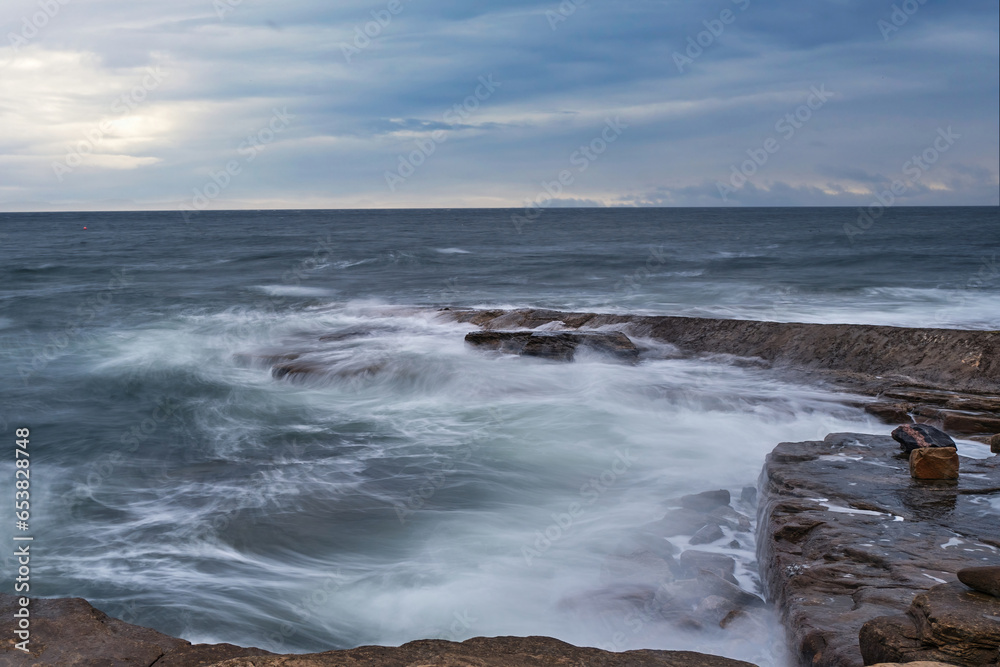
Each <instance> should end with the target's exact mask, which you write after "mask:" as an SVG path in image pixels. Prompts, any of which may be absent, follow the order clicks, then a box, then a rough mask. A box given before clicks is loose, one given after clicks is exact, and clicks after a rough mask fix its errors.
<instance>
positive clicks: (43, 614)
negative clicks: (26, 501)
mask: <svg viewBox="0 0 1000 667" xmlns="http://www.w3.org/2000/svg"><path fill="white" fill-rule="evenodd" d="M16 600H17V598H16V596H13V595H6V594H0V634H2V636H3V637H14V636H15V635H14V632H13V630H14V625H15V622H16V620H15V619H14V610H15V609H16V608H20V607H19V606H17V604H16ZM30 610H31V619H32V621H31V622H32V625H31V633H32V634H31V642H30V644H29V646H30V648H31V649H32V652H31V653H23V652H21V651H19V650H17V649H15V648H14V646H13V641H10V642H4V643H0V664H2V665H4V666H5V667H6V666H9V667H19V666H21V665H23V666H24V667H29V666H30V667H93V666H94V665H100V666H101V667H279V666H281V667H293V666H294V667H384V666H386V665H394V666H397V667H425V666H427V665H441V666H442V667H444V666H446V665H455V666H457V665H478V666H480V667H562V666H564V665H584V664H586V665H603V666H605V667H756V666H755V665H753V664H752V663H749V662H743V661H741V660H732V659H729V658H723V657H719V656H714V655H706V654H702V653H694V652H691V651H654V650H639V651H625V652H623V653H611V652H608V651H602V650H600V649H596V648H581V647H577V646H573V645H572V644H567V643H565V642H562V641H559V640H557V639H552V638H549V637H494V638H486V637H477V638H475V639H469V640H467V641H464V642H460V643H459V642H450V641H444V640H420V641H415V642H410V643H408V644H404V645H403V646H399V647H386V646H363V647H360V648H356V649H350V650H344V651H328V652H325V653H314V654H305V655H298V654H296V655H275V654H273V653H270V652H268V651H264V650H261V649H256V648H243V647H240V646H233V645H232V644H197V645H194V644H191V643H190V642H187V641H185V640H183V639H177V638H175V637H170V636H168V635H165V634H163V633H160V632H157V631H156V630H151V629H149V628H143V627H140V626H137V625H132V624H129V623H126V622H124V621H120V620H118V619H116V618H112V617H110V616H108V615H107V614H105V613H103V612H101V611H99V610H97V609H95V608H94V607H93V606H91V605H90V603H88V602H87V601H86V600H82V599H79V598H61V599H33V600H32V602H31V606H30Z"/></svg>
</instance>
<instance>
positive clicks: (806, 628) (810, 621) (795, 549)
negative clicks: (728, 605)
mask: <svg viewBox="0 0 1000 667" xmlns="http://www.w3.org/2000/svg"><path fill="white" fill-rule="evenodd" d="M899 455H900V447H899V445H898V444H897V443H896V442H895V441H893V440H892V439H891V438H889V437H886V436H874V435H863V434H855V433H837V434H831V435H829V436H827V437H826V439H824V440H823V441H812V442H798V443H782V444H780V445H778V446H777V447H776V448H775V449H774V451H773V452H772V453H771V454H770V455H769V456H768V457H767V460H766V462H765V464H764V469H763V472H762V473H761V478H760V482H759V489H760V505H759V512H758V533H757V549H758V560H759V565H760V570H761V577H762V580H763V582H764V585H765V587H766V590H767V594H768V599H769V600H770V601H771V602H773V603H774V604H775V605H776V606H777V608H778V610H779V612H780V613H781V615H782V618H783V620H784V623H785V627H786V629H787V631H788V634H789V642H790V644H791V649H792V654H793V655H794V656H797V657H798V663H799V664H800V665H803V666H805V665H809V666H810V667H861V665H864V664H874V663H877V662H893V661H897V662H911V661H914V660H930V661H941V662H945V663H947V664H952V665H966V666H968V667H973V666H978V665H995V664H997V659H998V658H997V656H998V653H997V651H998V644H1000V598H996V597H993V596H992V595H989V594H987V593H984V592H980V591H977V590H973V589H972V588H969V587H967V586H966V585H964V584H962V583H959V578H960V577H961V578H962V579H964V580H966V581H973V579H970V578H969V577H970V575H969V573H968V571H967V570H966V568H979V567H983V566H997V565H1000V530H998V526H1000V457H990V458H987V459H971V458H965V457H961V459H960V468H961V476H960V478H959V479H958V480H950V481H923V480H916V479H913V478H911V476H910V472H909V466H908V463H907V461H906V460H905V459H902V458H900V457H899ZM960 571H961V572H962V574H961V575H960V574H959V573H960ZM982 579H983V577H982V576H980V580H982ZM985 579H987V580H988V579H989V578H988V577H986V578H985ZM984 585H985V584H984ZM980 588H983V586H980Z"/></svg>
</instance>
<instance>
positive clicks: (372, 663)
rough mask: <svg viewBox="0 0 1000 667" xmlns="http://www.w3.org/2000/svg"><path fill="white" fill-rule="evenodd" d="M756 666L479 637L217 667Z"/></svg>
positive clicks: (688, 655) (544, 640)
mask: <svg viewBox="0 0 1000 667" xmlns="http://www.w3.org/2000/svg"><path fill="white" fill-rule="evenodd" d="M432 665H433V666H436V667H466V666H473V665H474V666H475V667H568V666H569V665H600V666H601V667H754V665H752V664H751V663H749V662H743V661H741V660H731V659H729V658H721V657H718V656H713V655H705V654H702V653H694V652H691V651H651V650H642V651H625V652H624V653H610V652H608V651H602V650H600V649H596V648H581V647H577V646H573V645H572V644H567V643H565V642H561V641H559V640H557V639H551V638H549V637H492V638H487V637H476V638H475V639H469V640H466V641H464V642H461V643H458V642H449V641H443V640H422V641H415V642H410V643H409V644H404V645H402V646H399V647H384V646H363V647H361V648H356V649H352V650H349V651H330V652H328V653H314V654H311V655H295V656H274V657H269V658H236V659H233V660H227V661H225V662H220V663H217V664H216V665H213V667H431V666H432Z"/></svg>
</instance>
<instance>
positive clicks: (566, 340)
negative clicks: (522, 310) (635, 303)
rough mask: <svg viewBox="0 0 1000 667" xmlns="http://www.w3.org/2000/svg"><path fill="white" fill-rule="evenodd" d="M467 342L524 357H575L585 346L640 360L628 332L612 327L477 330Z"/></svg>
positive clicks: (558, 358)
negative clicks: (609, 330)
mask: <svg viewBox="0 0 1000 667" xmlns="http://www.w3.org/2000/svg"><path fill="white" fill-rule="evenodd" d="M465 342H466V343H468V344H470V345H473V346H475V347H479V348H483V349H488V350H497V351H499V352H504V353H506V354H517V355H521V356H525V357H542V358H544V359H551V360H553V361H572V360H573V358H574V357H575V356H576V351H577V349H579V348H585V349H589V350H593V351H595V352H599V353H602V354H606V355H609V356H612V357H614V358H616V359H621V360H624V361H637V360H638V359H639V349H638V348H637V347H636V346H635V343H633V342H632V341H631V340H629V338H628V336H626V335H625V334H623V333H621V332H617V331H611V332H603V331H579V332H570V331H474V332H472V333H470V334H468V335H467V336H466V337H465Z"/></svg>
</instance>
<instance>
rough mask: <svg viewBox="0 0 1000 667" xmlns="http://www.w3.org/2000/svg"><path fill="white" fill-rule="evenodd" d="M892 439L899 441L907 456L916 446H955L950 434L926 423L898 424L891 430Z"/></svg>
mask: <svg viewBox="0 0 1000 667" xmlns="http://www.w3.org/2000/svg"><path fill="white" fill-rule="evenodd" d="M892 439H893V440H895V441H896V442H898V443H899V448H900V449H902V450H903V452H904V453H905V454H906V455H907V456H909V455H910V452H912V451H913V450H914V449H918V448H924V447H954V446H955V441H954V440H952V439H951V436H949V435H948V434H947V433H944V432H943V431H941V430H939V429H936V428H934V427H933V426H928V425H927V424H913V425H912V426H911V425H903V426H900V427H899V428H897V429H896V430H894V431H893V432H892Z"/></svg>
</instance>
